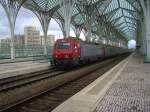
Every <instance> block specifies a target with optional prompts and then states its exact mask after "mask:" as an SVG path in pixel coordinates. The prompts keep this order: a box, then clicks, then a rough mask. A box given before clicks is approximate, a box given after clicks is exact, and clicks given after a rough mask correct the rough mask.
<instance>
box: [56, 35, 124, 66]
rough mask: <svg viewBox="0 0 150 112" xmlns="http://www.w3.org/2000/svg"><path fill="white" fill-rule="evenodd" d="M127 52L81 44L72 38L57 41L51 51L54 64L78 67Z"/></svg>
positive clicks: (121, 49)
mask: <svg viewBox="0 0 150 112" xmlns="http://www.w3.org/2000/svg"><path fill="white" fill-rule="evenodd" d="M125 52H127V50H126V49H123V48H119V47H112V46H104V45H98V44H93V43H87V42H83V41H81V40H78V39H77V38H74V37H69V38H66V39H58V40H57V41H56V43H55V46H54V50H53V60H54V64H55V65H56V66H57V65H78V64H81V63H86V62H91V61H95V60H98V59H103V58H106V57H110V56H115V55H119V54H123V53H125Z"/></svg>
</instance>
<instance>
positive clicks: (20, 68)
mask: <svg viewBox="0 0 150 112" xmlns="http://www.w3.org/2000/svg"><path fill="white" fill-rule="evenodd" d="M49 67H50V63H49V62H48V61H46V60H41V61H39V60H38V61H27V62H15V63H5V64H0V79H2V78H7V77H12V76H16V75H22V74H25V73H30V72H35V71H40V70H44V69H48V68H49Z"/></svg>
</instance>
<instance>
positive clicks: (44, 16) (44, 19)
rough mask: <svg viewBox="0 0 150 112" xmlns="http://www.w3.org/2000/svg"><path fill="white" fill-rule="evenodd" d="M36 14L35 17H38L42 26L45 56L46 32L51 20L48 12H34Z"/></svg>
mask: <svg viewBox="0 0 150 112" xmlns="http://www.w3.org/2000/svg"><path fill="white" fill-rule="evenodd" d="M34 13H35V14H36V16H37V17H38V19H39V21H40V23H41V26H42V30H43V33H44V54H45V55H47V54H48V51H47V32H48V26H49V23H50V20H51V17H50V14H49V12H34Z"/></svg>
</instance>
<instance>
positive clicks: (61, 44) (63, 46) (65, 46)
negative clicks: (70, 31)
mask: <svg viewBox="0 0 150 112" xmlns="http://www.w3.org/2000/svg"><path fill="white" fill-rule="evenodd" d="M56 48H57V49H69V48H70V43H68V42H59V43H58V44H57V45H56Z"/></svg>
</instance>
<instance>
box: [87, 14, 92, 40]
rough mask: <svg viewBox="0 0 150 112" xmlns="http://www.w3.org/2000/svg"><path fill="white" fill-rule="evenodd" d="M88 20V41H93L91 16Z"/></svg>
mask: <svg viewBox="0 0 150 112" xmlns="http://www.w3.org/2000/svg"><path fill="white" fill-rule="evenodd" d="M88 18H89V19H88V21H87V23H86V28H87V32H86V39H87V41H88V42H90V41H91V36H92V26H91V25H92V24H91V17H88Z"/></svg>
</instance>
